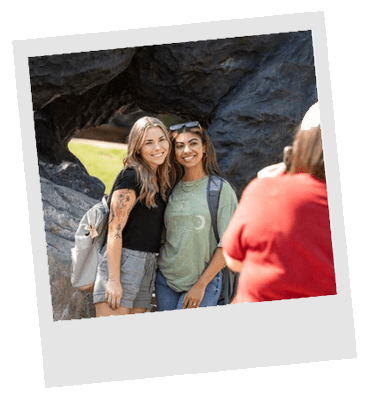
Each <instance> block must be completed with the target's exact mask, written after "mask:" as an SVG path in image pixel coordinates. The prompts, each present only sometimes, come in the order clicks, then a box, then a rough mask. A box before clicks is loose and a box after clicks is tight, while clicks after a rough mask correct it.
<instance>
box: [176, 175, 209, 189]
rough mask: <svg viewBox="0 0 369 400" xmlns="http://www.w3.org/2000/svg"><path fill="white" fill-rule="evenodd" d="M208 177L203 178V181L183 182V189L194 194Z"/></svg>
mask: <svg viewBox="0 0 369 400" xmlns="http://www.w3.org/2000/svg"><path fill="white" fill-rule="evenodd" d="M205 177H206V175H205V176H203V177H202V178H201V179H197V180H196V181H192V182H183V181H181V189H182V190H183V191H184V192H193V191H194V190H196V189H197V188H198V187H199V185H200V183H201V182H202V181H203V180H204V178H205Z"/></svg>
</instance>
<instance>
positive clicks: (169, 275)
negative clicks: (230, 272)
mask: <svg viewBox="0 0 369 400" xmlns="http://www.w3.org/2000/svg"><path fill="white" fill-rule="evenodd" d="M170 131H171V137H172V143H173V146H174V153H175V157H174V160H173V161H174V164H175V166H176V169H177V176H178V181H179V182H178V183H177V184H176V186H175V187H174V189H173V191H172V193H171V195H170V197H169V200H168V205H167V208H166V211H165V217H164V221H165V222H164V223H165V231H166V238H165V243H164V245H163V246H162V248H161V250H160V255H159V259H158V265H159V269H158V272H157V276H156V285H155V293H156V303H157V307H158V311H165V310H174V309H180V308H196V307H206V306H215V305H217V301H218V297H219V293H220V289H221V282H222V272H221V270H222V268H223V266H224V265H225V260H224V257H223V253H222V248H221V246H222V244H221V243H217V241H216V239H215V236H214V232H213V228H212V224H211V217H210V212H209V208H208V205H207V198H206V189H207V184H208V180H209V179H210V177H211V176H212V175H220V170H219V167H218V164H217V159H216V154H215V150H214V147H213V145H212V143H211V140H210V137H209V136H208V134H207V133H206V131H205V130H204V129H203V128H202V127H201V125H200V124H199V122H197V121H192V122H188V123H184V124H178V125H174V126H171V127H170ZM236 206H237V197H236V194H235V192H234V191H233V189H232V187H231V186H230V185H229V183H228V182H226V181H224V184H223V188H222V191H221V195H220V201H219V208H218V232H219V237H220V238H221V237H222V234H223V232H224V231H225V229H226V227H227V225H228V223H229V221H230V219H231V216H232V214H233V212H234V210H235V209H236Z"/></svg>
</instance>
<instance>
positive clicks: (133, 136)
mask: <svg viewBox="0 0 369 400" xmlns="http://www.w3.org/2000/svg"><path fill="white" fill-rule="evenodd" d="M170 151H171V143H170V138H169V132H168V130H167V128H166V127H165V125H164V124H163V123H162V122H161V121H160V120H158V119H156V118H150V117H143V118H141V119H139V120H138V121H137V122H136V123H135V124H134V126H133V127H132V129H131V131H130V134H129V138H128V151H127V157H126V158H125V160H124V166H125V168H124V169H123V170H122V171H121V172H120V173H119V175H118V176H117V179H116V181H115V183H114V185H113V188H112V197H111V204H110V217H109V226H108V237H107V251H106V253H105V255H104V258H103V260H102V262H101V263H100V265H99V267H98V272H97V278H96V282H95V287H94V294H93V297H94V303H95V310H96V316H97V317H100V316H108V315H125V314H134V313H142V312H146V311H147V310H148V308H149V307H150V303H151V296H152V292H153V288H154V279H155V271H156V267H157V255H158V253H159V247H160V239H161V233H162V229H163V217H164V210H165V204H166V200H167V193H168V191H169V190H170V188H171V185H172V183H173V182H172V181H171V168H170V164H169V155H170Z"/></svg>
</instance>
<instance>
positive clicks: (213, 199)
mask: <svg viewBox="0 0 369 400" xmlns="http://www.w3.org/2000/svg"><path fill="white" fill-rule="evenodd" d="M222 187H223V180H222V179H221V178H219V177H218V176H216V175H210V176H209V180H208V185H207V188H206V198H207V200H208V207H209V211H210V216H211V224H212V226H213V230H214V235H215V238H216V240H217V242H219V234H218V218H217V216H218V207H219V197H220V191H221V190H222Z"/></svg>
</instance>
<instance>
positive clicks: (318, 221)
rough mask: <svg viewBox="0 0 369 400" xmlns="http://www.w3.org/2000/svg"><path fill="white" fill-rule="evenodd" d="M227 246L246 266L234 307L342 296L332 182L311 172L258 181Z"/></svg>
mask: <svg viewBox="0 0 369 400" xmlns="http://www.w3.org/2000/svg"><path fill="white" fill-rule="evenodd" d="M222 246H223V249H224V250H225V251H226V253H227V254H228V255H229V256H231V257H232V258H234V259H236V260H239V261H241V262H242V263H243V268H242V270H241V273H240V278H239V284H238V289H237V295H236V297H235V299H234V300H233V303H244V302H254V301H268V300H280V299H292V298H299V297H312V296H324V295H333V294H336V293H337V292H336V282H335V274H334V264H333V251H332V239H331V231H330V223H329V211H328V199H327V188H326V183H325V182H324V181H321V180H319V179H316V178H314V177H313V176H311V175H310V174H295V175H288V174H286V175H282V176H279V177H275V178H262V179H255V180H253V181H252V182H251V183H250V184H249V185H248V186H247V187H246V189H245V190H244V192H243V194H242V197H241V200H240V203H239V205H238V208H237V210H236V212H235V214H234V215H233V218H232V220H231V222H230V224H229V226H228V228H227V230H226V232H225V233H224V235H223V238H222Z"/></svg>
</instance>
